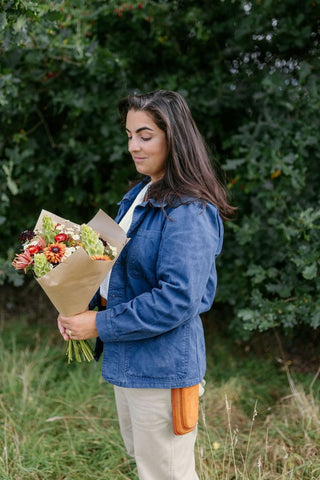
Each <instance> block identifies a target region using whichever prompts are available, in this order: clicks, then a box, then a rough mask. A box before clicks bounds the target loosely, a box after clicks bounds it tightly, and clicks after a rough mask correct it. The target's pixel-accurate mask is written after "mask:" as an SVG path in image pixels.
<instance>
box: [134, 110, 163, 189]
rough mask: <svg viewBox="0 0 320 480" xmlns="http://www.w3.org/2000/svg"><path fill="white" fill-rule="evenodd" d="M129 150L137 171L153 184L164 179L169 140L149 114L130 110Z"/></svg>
mask: <svg viewBox="0 0 320 480" xmlns="http://www.w3.org/2000/svg"><path fill="white" fill-rule="evenodd" d="M126 132H127V134H128V138H129V141H128V150H129V152H130V153H131V156H132V158H133V161H134V163H135V166H136V169H137V171H138V172H139V173H142V174H143V175H149V176H150V177H151V180H152V182H155V181H157V180H160V178H162V177H163V175H164V172H165V168H166V167H165V166H166V159H167V150H168V147H167V140H166V135H165V132H164V131H163V130H161V129H160V128H159V127H158V126H157V125H156V124H155V123H154V121H153V119H152V117H151V115H150V114H149V113H147V112H142V111H139V110H138V111H135V110H129V112H128V113H127V120H126Z"/></svg>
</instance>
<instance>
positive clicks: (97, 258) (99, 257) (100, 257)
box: [91, 255, 111, 261]
mask: <svg viewBox="0 0 320 480" xmlns="http://www.w3.org/2000/svg"><path fill="white" fill-rule="evenodd" d="M91 258H92V260H104V261H108V260H111V258H110V257H109V256H108V255H92V257H91Z"/></svg>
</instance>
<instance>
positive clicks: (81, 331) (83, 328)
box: [58, 310, 98, 341]
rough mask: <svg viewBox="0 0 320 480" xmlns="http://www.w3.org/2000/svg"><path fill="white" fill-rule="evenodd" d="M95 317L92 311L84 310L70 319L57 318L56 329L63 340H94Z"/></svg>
mask: <svg viewBox="0 0 320 480" xmlns="http://www.w3.org/2000/svg"><path fill="white" fill-rule="evenodd" d="M96 315H97V312H95V311H94V310H86V311H85V312H83V313H79V314H78V315H72V316H71V317H63V316H62V315H61V314H59V316H58V328H59V330H60V333H61V335H62V337H63V338H64V340H66V341H68V340H70V339H72V340H86V339H88V338H96V337H97V336H98V331H97V327H96Z"/></svg>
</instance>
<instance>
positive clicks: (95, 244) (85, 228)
mask: <svg viewBox="0 0 320 480" xmlns="http://www.w3.org/2000/svg"><path fill="white" fill-rule="evenodd" d="M81 243H82V244H83V246H84V248H85V250H86V252H87V254H88V255H89V256H90V257H92V256H93V255H103V254H104V246H103V243H102V242H101V240H99V237H98V235H97V233H96V232H95V231H94V230H92V228H91V227H89V225H86V224H83V225H81Z"/></svg>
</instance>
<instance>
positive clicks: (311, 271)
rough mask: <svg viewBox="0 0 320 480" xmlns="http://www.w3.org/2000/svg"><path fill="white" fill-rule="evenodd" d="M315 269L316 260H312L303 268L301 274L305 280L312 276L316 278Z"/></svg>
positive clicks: (316, 269) (316, 268)
mask: <svg viewBox="0 0 320 480" xmlns="http://www.w3.org/2000/svg"><path fill="white" fill-rule="evenodd" d="M317 271H318V267H317V262H314V263H312V264H311V265H308V266H307V267H305V268H304V269H303V271H302V275H303V277H304V278H305V279H306V280H312V279H313V278H316V276H317Z"/></svg>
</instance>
